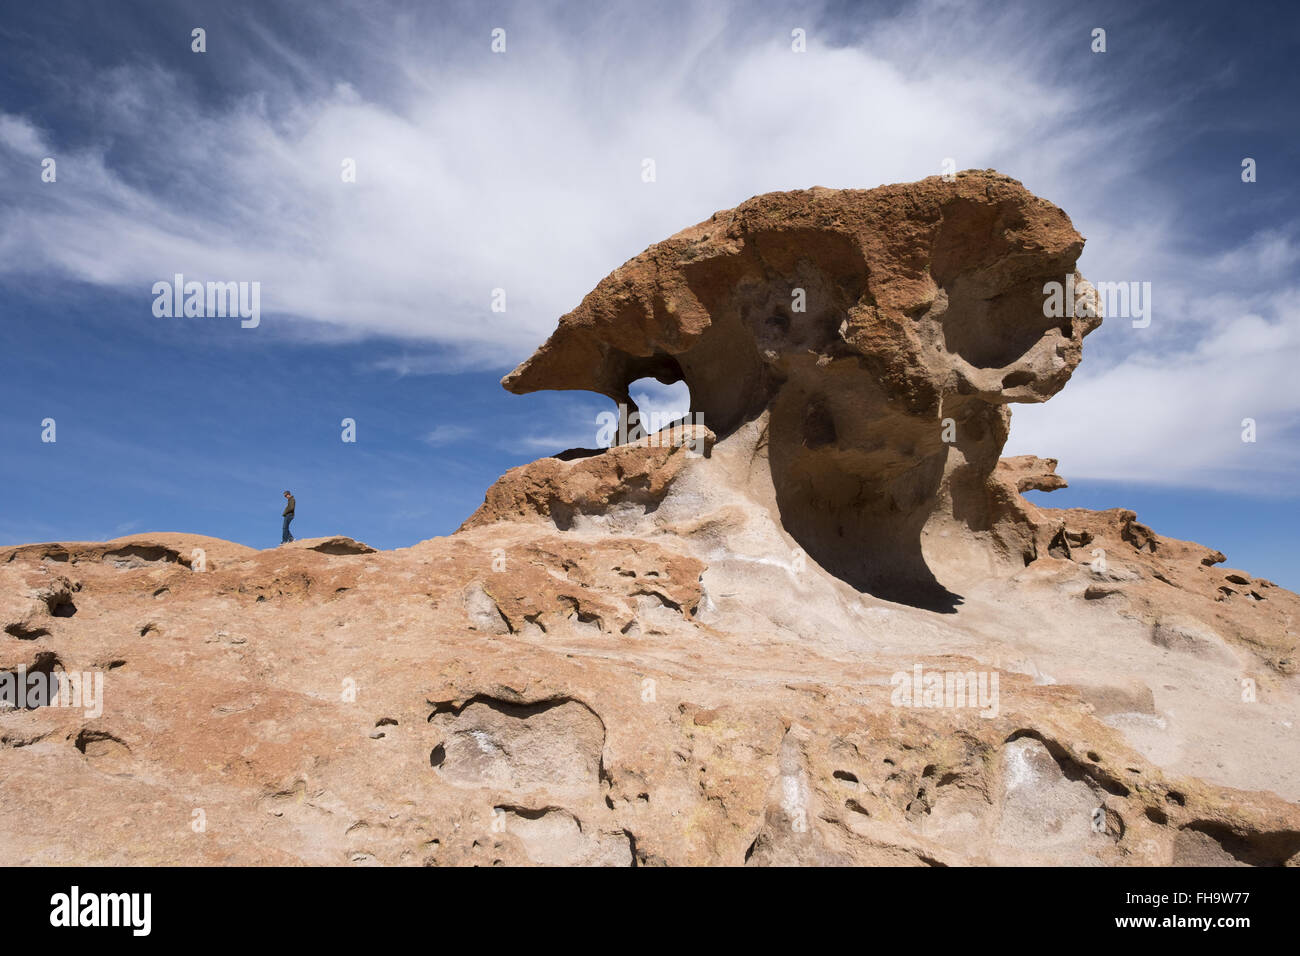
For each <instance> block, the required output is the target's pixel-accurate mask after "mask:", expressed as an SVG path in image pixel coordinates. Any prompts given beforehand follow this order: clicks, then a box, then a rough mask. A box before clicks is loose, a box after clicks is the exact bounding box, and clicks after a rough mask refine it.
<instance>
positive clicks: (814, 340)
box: [502, 170, 1101, 609]
mask: <svg viewBox="0 0 1300 956" xmlns="http://www.w3.org/2000/svg"><path fill="white" fill-rule="evenodd" d="M1083 241H1084V240H1083V237H1082V236H1080V235H1079V233H1078V232H1077V231H1076V230H1075V229H1074V227H1073V225H1071V223H1070V219H1069V217H1068V216H1067V215H1066V214H1065V213H1064V212H1063V211H1061V210H1060V209H1059V208H1057V207H1056V206H1054V205H1052V204H1051V203H1049V202H1046V201H1045V200H1042V199H1039V198H1038V197H1036V196H1034V195H1033V194H1032V193H1030V192H1029V191H1028V190H1027V189H1025V188H1024V186H1022V185H1021V184H1020V183H1019V182H1017V181H1016V180H1014V179H1011V178H1009V177H1007V176H1003V175H1001V174H999V173H996V172H993V171H991V170H990V171H983V172H980V171H970V172H964V173H959V174H957V176H956V177H955V179H953V180H952V181H945V180H944V179H942V178H941V177H931V178H929V179H925V180H922V181H921V182H916V183H907V184H901V185H892V186H882V187H880V188H877V189H871V190H853V189H843V190H837V189H825V188H820V187H817V188H813V189H805V190H798V191H792V192H781V193H768V194H765V195H762V196H756V197H754V198H753V199H750V200H748V201H747V202H744V203H742V204H741V205H739V206H737V207H736V208H735V209H731V210H727V211H723V212H718V213H715V214H714V215H713V216H711V217H710V218H709V219H708V220H706V221H704V222H702V223H700V224H698V225H696V226H692V227H691V228H689V229H685V230H683V231H681V232H679V233H677V234H676V235H675V236H672V237H671V238H668V239H665V240H664V241H662V242H659V243H656V244H655V245H653V246H651V247H650V248H648V249H647V250H646V251H645V252H643V253H641V254H640V255H639V256H637V257H636V258H634V259H632V260H630V261H628V262H627V263H625V264H624V265H622V266H621V267H619V268H618V269H616V270H614V272H612V273H611V274H610V275H609V276H607V277H606V278H605V279H604V280H602V281H601V283H600V284H599V285H597V286H596V288H595V289H594V290H593V291H592V292H590V293H589V294H588V295H587V296H586V298H584V299H583V301H582V303H581V304H580V305H579V306H578V307H577V308H576V309H574V310H573V311H572V312H570V313H568V314H567V315H565V316H563V317H562V318H561V319H560V322H559V326H558V328H557V329H556V330H555V332H554V333H553V334H552V335H551V337H550V338H549V339H548V340H547V342H546V343H545V344H544V345H543V346H542V347H541V348H539V349H538V350H537V352H536V353H534V354H533V356H532V357H531V358H529V359H528V360H527V361H525V362H524V363H523V364H522V365H520V366H519V367H518V368H516V369H515V370H514V371H513V372H511V373H510V374H509V375H507V376H506V377H505V378H504V379H503V380H502V385H503V386H504V387H505V388H506V389H508V390H509V391H511V392H515V393H518V394H522V393H526V392H533V391H538V390H541V389H584V390H589V391H593V392H599V393H600V394H603V395H606V396H608V397H609V398H611V399H613V400H614V401H615V402H619V403H622V404H623V405H625V406H626V407H628V408H629V409H630V408H634V406H633V405H632V403H631V398H630V396H629V392H628V388H629V385H630V384H631V383H632V382H634V381H636V380H638V379H640V378H644V377H647V376H653V377H654V378H656V379H658V380H659V381H660V382H663V383H672V382H676V381H685V382H686V384H687V386H688V387H689V389H690V395H691V412H692V414H693V416H694V418H693V420H694V421H696V422H702V423H703V424H704V425H705V426H707V427H708V428H709V429H710V430H711V431H712V432H713V433H714V434H715V435H716V436H717V440H718V442H719V444H725V443H726V442H727V441H729V440H733V441H740V440H744V441H754V442H755V444H756V447H757V448H760V449H761V450H762V451H763V454H761V455H759V456H756V459H755V460H756V462H762V463H763V464H762V465H756V467H762V466H763V465H765V466H766V467H767V468H768V470H769V472H770V479H771V485H772V490H773V492H774V500H775V504H776V508H777V510H778V512H779V521H780V523H781V525H782V527H783V528H784V529H785V530H786V532H787V533H788V534H789V535H790V536H791V537H792V538H793V539H794V540H795V541H797V542H798V544H799V545H800V546H801V547H802V548H803V549H804V550H805V551H806V553H807V554H808V555H809V556H810V557H811V558H813V559H814V560H816V561H817V562H818V563H819V564H820V565H821V566H822V567H823V568H824V569H825V570H827V571H829V572H830V573H832V574H834V575H835V576H837V577H839V578H840V579H842V580H844V581H846V582H848V583H849V584H851V585H852V586H854V587H855V588H857V589H859V590H862V591H869V592H871V593H873V594H875V595H877V596H880V597H885V598H888V599H891V600H898V601H903V602H907V603H912V604H916V605H919V606H927V607H931V608H934V609H950V608H951V606H952V604H953V603H954V602H955V601H956V600H957V598H956V595H954V594H952V593H951V592H949V591H948V590H947V589H946V588H944V587H943V586H942V585H940V584H939V582H938V581H937V580H936V578H935V575H934V573H933V571H932V570H931V564H932V563H934V562H935V561H936V560H937V561H938V562H939V563H943V562H944V560H946V559H945V557H944V555H943V554H939V556H938V557H937V558H935V557H934V556H933V555H931V556H930V559H929V560H927V554H926V553H925V550H924V549H923V544H924V542H925V540H926V539H930V540H932V541H936V542H937V541H938V540H939V539H940V538H942V539H943V546H942V547H939V546H937V545H936V546H935V547H931V548H930V549H929V550H930V551H932V552H945V553H950V554H951V553H956V551H957V550H960V549H961V548H963V547H968V546H970V545H971V543H972V542H975V539H978V541H977V542H975V543H976V546H979V547H987V548H989V549H991V552H992V553H993V555H994V557H1000V558H1002V559H1005V560H1007V561H1009V562H1010V563H1011V564H1012V565H1014V564H1016V563H1020V566H1022V567H1023V563H1022V562H1020V561H1019V559H1020V558H1022V557H1023V558H1024V560H1025V561H1028V560H1029V559H1030V558H1029V556H1028V554H1027V553H1026V554H1023V555H1022V554H1021V553H1020V551H1023V550H1024V549H1025V548H1027V546H1028V542H1029V541H1030V540H1031V539H1032V532H1030V531H1029V530H1028V529H1027V528H1026V527H1025V521H1024V516H1023V514H1022V513H1021V511H1020V510H1019V506H1018V504H1017V502H1018V501H1019V498H1018V495H1013V496H1011V497H1010V498H1008V496H1007V494H1006V486H1005V484H1004V483H1003V482H1002V481H1001V480H1000V479H998V478H996V477H995V475H994V472H995V469H996V467H997V464H998V460H999V455H1000V453H1001V451H1002V447H1003V445H1004V443H1005V441H1006V438H1007V433H1008V427H1009V422H1010V411H1009V409H1008V408H1007V405H1008V404H1009V403H1011V402H1042V401H1045V400H1047V399H1048V398H1050V397H1051V396H1052V395H1054V394H1055V393H1056V392H1057V391H1058V390H1059V389H1060V388H1061V387H1062V386H1064V384H1065V383H1066V382H1067V381H1068V380H1069V378H1070V375H1071V373H1072V372H1073V371H1074V369H1075V367H1076V366H1077V365H1078V363H1079V360H1080V357H1081V354H1082V345H1083V338H1084V336H1085V335H1087V334H1088V333H1089V332H1091V331H1092V330H1093V329H1095V328H1096V327H1097V326H1098V325H1099V324H1100V323H1101V317H1100V310H1099V308H1098V303H1097V299H1096V295H1095V291H1094V290H1093V289H1092V287H1091V286H1090V285H1089V284H1088V283H1087V282H1086V281H1085V280H1083V278H1082V277H1081V276H1079V275H1078V273H1077V272H1076V271H1075V262H1076V260H1077V259H1078V257H1079V254H1080V252H1081V251H1082V250H1083ZM1049 283H1055V284H1056V285H1055V287H1054V288H1057V289H1060V288H1065V289H1067V290H1070V297H1071V298H1073V300H1074V301H1072V302H1070V303H1068V305H1069V306H1070V307H1068V308H1060V309H1053V308H1051V307H1050V306H1049V304H1048V303H1049V299H1048V297H1047V295H1046V289H1048V288H1053V287H1052V286H1048V284H1049ZM1055 313H1064V314H1063V315H1058V314H1055ZM755 422H756V423H757V424H758V426H759V427H758V429H757V430H755V429H752V428H747V427H746V426H748V425H749V424H750V423H755ZM754 435H757V436H759V437H758V438H757V439H754V438H753V437H752V436H754ZM1013 499H1014V500H1013ZM957 563H958V564H960V561H959V560H958V561H957ZM985 563H987V562H985Z"/></svg>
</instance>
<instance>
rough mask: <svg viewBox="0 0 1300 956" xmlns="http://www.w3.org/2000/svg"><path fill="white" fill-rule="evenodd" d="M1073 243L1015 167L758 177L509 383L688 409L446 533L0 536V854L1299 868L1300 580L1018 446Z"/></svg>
mask: <svg viewBox="0 0 1300 956" xmlns="http://www.w3.org/2000/svg"><path fill="white" fill-rule="evenodd" d="M1082 244H1083V240H1082V238H1081V237H1080V236H1079V235H1078V234H1077V233H1076V232H1075V230H1074V229H1073V227H1072V226H1071V224H1070V221H1069V219H1068V218H1067V217H1066V216H1065V214H1064V213H1063V212H1061V211H1060V210H1059V209H1057V208H1056V207H1054V206H1052V205H1051V204H1049V203H1047V202H1044V201H1042V200H1040V199H1037V198H1035V197H1034V196H1032V195H1030V194H1029V193H1028V192H1027V191H1026V190H1025V189H1024V188H1023V187H1021V186H1020V184H1019V183H1016V182H1015V181H1013V180H1010V179H1008V178H1006V177H1004V176H1000V175H997V174H995V173H992V172H983V173H981V172H972V173H964V174H959V175H958V176H957V178H956V180H955V181H953V182H944V181H942V180H940V179H930V180H925V181H923V182H920V183H914V184H910V185H901V186H889V187H883V188H880V189H876V190H870V191H835V190H826V189H813V190H807V191H802V192H792V193H780V194H772V195H767V196H760V197H757V198H755V199H752V200H750V201H748V202H746V203H744V204H742V205H741V206H739V207H737V208H736V209H735V210H731V211H728V212H720V213H717V214H716V215H714V216H713V217H712V218H711V219H709V220H708V221H707V222H704V223H701V224H700V225H698V226H695V227H692V228H690V229H687V230H685V231H683V232H681V233H679V234H678V235H676V236H673V237H672V238H670V239H667V240H665V241H664V242H661V243H658V244H656V245H655V246H653V247H651V248H650V249H648V250H646V252H644V253H642V254H641V255H640V256H638V257H636V258H635V259H633V260H632V261H630V262H629V263H627V264H625V265H624V266H623V267H621V268H620V269H618V270H616V271H615V272H614V273H612V274H611V275H610V276H609V277H608V278H606V279H605V280H604V281H603V282H601V283H600V285H599V286H598V287H597V288H596V289H595V290H594V291H593V292H592V293H591V294H590V295H588V296H587V297H586V299H584V301H583V302H582V304H581V305H580V306H579V307H578V308H577V309H575V310H574V311H573V312H571V313H569V314H568V315H566V316H564V317H563V318H562V319H561V320H560V324H559V327H558V328H557V330H556V331H555V333H554V334H553V335H552V336H551V338H550V340H549V341H548V342H547V343H546V344H545V345H544V346H543V347H542V348H541V349H540V350H539V351H538V352H537V353H536V354H535V355H534V356H533V357H532V358H530V359H529V360H528V361H527V362H525V363H524V364H523V365H521V366H520V367H519V368H518V369H517V370H515V371H514V372H513V373H511V374H510V375H509V376H507V378H506V379H505V381H504V384H505V386H506V387H507V388H509V389H510V390H512V391H516V392H528V391H533V390H536V389H545V388H561V389H587V390H591V391H595V392H598V393H600V394H603V395H606V396H608V397H609V398H611V399H613V400H614V401H615V402H618V403H623V404H624V405H626V406H628V408H629V409H630V408H633V406H632V403H631V398H630V396H629V394H628V386H629V385H630V384H631V383H632V382H633V381H635V380H637V379H639V378H641V377H644V376H646V375H652V376H655V377H657V378H658V379H660V380H661V381H665V382H670V381H677V380H684V381H685V382H686V383H687V385H688V386H689V388H690V392H691V402H692V411H693V412H694V413H696V414H698V415H700V416H701V419H694V420H693V421H692V423H690V424H688V425H685V426H684V427H679V428H676V429H673V430H671V431H670V432H668V433H660V434H657V435H649V436H646V435H635V434H634V435H633V437H632V438H631V440H629V441H628V442H627V443H626V444H622V445H619V446H617V447H613V448H609V449H606V450H599V449H589V450H581V449H577V450H571V451H568V452H565V453H564V454H562V455H558V456H556V457H550V458H543V459H540V460H538V461H535V462H532V463H531V464H527V465H524V466H522V467H519V468H515V469H512V470H511V471H510V472H508V473H507V474H506V475H504V476H502V478H501V479H500V480H499V481H498V482H496V484H494V485H493V486H492V487H491V488H490V489H488V491H487V494H486V497H485V500H484V504H483V506H482V507H481V508H479V509H478V511H476V512H475V513H474V514H473V515H471V516H470V517H469V518H468V519H467V520H466V521H465V523H464V525H463V526H462V527H461V528H460V529H459V530H458V531H457V532H456V533H455V534H453V535H451V536H449V537H445V538H433V539H430V540H428V541H424V542H421V543H420V544H417V545H415V546H413V547H411V548H405V549H400V550H397V551H375V550H373V549H371V548H369V547H367V546H365V545H363V544H360V543H359V542H357V541H354V540H352V539H350V538H342V537H336V538H329V539H317V540H313V541H299V542H294V543H293V544H291V545H286V546H283V547H280V548H273V549H268V550H264V551H257V550H255V549H252V548H245V547H242V546H240V545H235V544H230V543H228V542H223V541H217V540H215V539H207V538H200V537H198V536H192V535H175V534H172V535H149V536H140V537H132V538H127V539H119V540H116V541H112V542H107V543H63V544H40V545H24V546H20V547H13V548H7V549H3V550H0V619H2V620H0V626H3V630H4V635H3V639H2V640H0V777H2V778H3V780H4V785H3V786H2V787H0V861H3V862H5V863H59V862H77V863H98V864H128V863H133V864H134V863H177V862H183V863H299V862H302V863H325V864H343V863H353V864H373V863H378V864H399V863H409V864H433V865H457V864H484V865H494V864H506V865H510V864H526V863H533V864H542V865H546V864H600V865H655V864H733V865H738V864H748V865H764V864H789V863H796V864H839V863H857V864H882V865H955V864H986V863H995V864H1006V863H1012V864H1014V863H1087V864H1094V863H1101V864H1110V865H1132V864H1161V865H1167V864H1188V865H1201V864H1219V863H1228V864H1234V865H1281V864H1286V863H1291V864H1293V865H1294V864H1296V863H1300V806H1297V803H1296V801H1297V800H1300V758H1298V757H1297V756H1296V754H1297V749H1296V748H1295V747H1294V746H1288V745H1287V743H1286V742H1287V741H1294V737H1295V726H1296V721H1297V720H1298V719H1300V695H1298V694H1297V684H1296V681H1297V677H1296V640H1297V637H1296V630H1295V627H1296V625H1295V621H1296V618H1297V613H1298V612H1300V598H1298V597H1297V596H1296V595H1294V594H1292V593H1291V592H1289V591H1286V590H1284V589H1282V588H1279V587H1276V586H1274V585H1272V584H1271V583H1270V582H1268V581H1266V580H1263V579H1260V578H1256V577H1253V576H1251V575H1248V574H1246V573H1245V572H1242V571H1237V570H1231V569H1224V568H1222V567H1220V565H1221V564H1222V563H1223V562H1224V560H1225V558H1224V556H1223V555H1222V554H1220V553H1218V552H1215V551H1213V550H1211V549H1209V548H1205V547H1202V546H1200V545H1196V544H1192V543H1190V542H1182V541H1175V540H1172V539H1169V538H1165V537H1162V536H1160V535H1158V534H1157V533H1156V532H1154V531H1152V530H1151V529H1150V528H1147V527H1146V526H1144V525H1142V524H1140V523H1139V522H1138V520H1137V516H1136V515H1135V514H1134V513H1133V512H1131V511H1123V510H1113V511H1106V512H1089V511H1084V510H1080V509H1070V510H1052V509H1048V508H1042V507H1040V506H1038V505H1037V504H1035V503H1033V502H1031V501H1030V500H1028V499H1026V498H1025V497H1024V496H1023V494H1024V493H1025V492H1029V491H1051V490H1053V489H1056V488H1060V487H1063V486H1064V484H1065V482H1064V479H1062V478H1061V477H1059V476H1058V475H1056V473H1055V467H1056V462H1054V461H1051V460H1049V459H1039V458H1035V457H1032V456H1024V457H1020V458H1014V459H1001V458H1000V455H1001V451H1002V447H1003V444H1004V441H1005V439H1006V435H1007V431H1008V427H1009V421H1010V413H1009V411H1008V408H1007V405H1008V403H1010V402H1021V401H1043V400H1046V399H1047V398H1049V397H1050V396H1051V395H1053V394H1054V393H1055V392H1056V391H1058V390H1059V389H1060V388H1061V387H1063V386H1064V384H1065V383H1066V381H1067V380H1068V378H1069V376H1070V374H1071V372H1072V371H1073V369H1074V368H1075V367H1076V366H1077V364H1078V362H1079V360H1080V356H1081V347H1082V340H1083V337H1084V336H1085V335H1087V334H1088V333H1089V332H1090V331H1091V330H1092V329H1094V328H1095V327H1096V326H1097V324H1098V323H1099V322H1100V317H1099V315H1098V314H1097V310H1096V307H1095V305H1096V303H1095V301H1094V300H1093V298H1092V295H1091V290H1090V287H1089V286H1088V285H1087V283H1086V282H1084V281H1083V280H1082V278H1081V277H1079V276H1078V275H1077V273H1076V272H1075V261H1076V259H1077V258H1078V255H1079V253H1080V251H1081V249H1082ZM1067 279H1069V281H1070V283H1071V285H1072V287H1073V288H1074V289H1075V290H1077V297H1076V298H1077V301H1076V303H1075V306H1076V307H1075V308H1073V309H1068V310H1067V312H1068V314H1067V316H1066V317H1063V318H1051V317H1048V316H1045V315H1044V308H1043V288H1044V285H1045V284H1046V283H1048V282H1060V283H1064V282H1065V281H1066V280H1067ZM701 421H702V423H701ZM19 674H22V675H24V676H25V677H27V676H30V675H32V674H36V675H38V677H37V680H36V683H37V684H40V683H41V682H46V683H47V684H51V685H53V686H55V687H56V688H58V689H59V691H60V692H62V693H64V694H65V695H70V691H71V689H72V688H74V687H76V688H78V689H80V685H81V684H84V683H87V677H88V676H93V675H95V674H99V675H101V676H102V683H103V694H102V698H100V699H99V700H98V704H97V705H96V706H89V707H88V706H85V704H86V701H85V700H82V701H80V702H79V703H80V704H82V706H77V707H74V706H67V702H66V701H58V702H57V705H56V702H55V701H40V700H36V701H33V700H32V699H30V698H25V699H18V698H17V697H15V696H13V695H12V692H11V695H10V696H8V697H6V696H5V693H6V690H5V688H6V687H9V688H11V689H12V688H13V687H15V686H16V677H17V675H19ZM6 675H10V679H9V680H8V682H7V683H6V682H5V681H4V680H3V678H5V677H6ZM91 684H92V686H93V682H91ZM91 703H92V704H95V702H94V701H92V702H91ZM98 705H102V706H98Z"/></svg>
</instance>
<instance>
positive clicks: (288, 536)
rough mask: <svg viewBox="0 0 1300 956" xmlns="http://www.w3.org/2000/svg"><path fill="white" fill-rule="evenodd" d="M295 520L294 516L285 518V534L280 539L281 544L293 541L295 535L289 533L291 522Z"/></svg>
mask: <svg viewBox="0 0 1300 956" xmlns="http://www.w3.org/2000/svg"><path fill="white" fill-rule="evenodd" d="M292 520H293V515H285V516H284V534H283V535H282V536H281V537H280V543H281V544H287V543H288V542H290V541H292V540H293V535H291V534H290V533H289V522H290V521H292Z"/></svg>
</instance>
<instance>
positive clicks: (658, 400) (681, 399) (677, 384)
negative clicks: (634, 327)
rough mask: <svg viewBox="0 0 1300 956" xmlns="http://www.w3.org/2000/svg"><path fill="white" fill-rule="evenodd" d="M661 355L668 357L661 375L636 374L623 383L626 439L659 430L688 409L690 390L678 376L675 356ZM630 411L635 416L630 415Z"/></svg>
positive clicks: (685, 415) (614, 442)
mask: <svg viewBox="0 0 1300 956" xmlns="http://www.w3.org/2000/svg"><path fill="white" fill-rule="evenodd" d="M664 358H666V359H669V362H670V364H666V365H664V366H663V368H662V370H661V373H662V375H663V377H662V378H659V377H644V378H638V379H636V380H635V381H633V382H631V383H629V384H628V386H627V394H628V398H629V401H628V402H626V403H625V404H626V407H627V413H628V422H627V426H626V436H627V439H628V440H629V441H636V440H637V438H639V437H642V436H645V435H653V434H655V433H656V432H659V431H662V430H663V429H665V428H667V427H668V426H669V425H672V424H674V423H676V422H679V421H681V420H682V419H684V418H686V417H687V416H688V415H689V414H690V412H691V390H690V388H688V387H687V385H686V382H685V381H683V380H682V377H681V375H682V373H681V367H680V366H679V365H678V364H677V362H676V360H673V359H671V358H670V357H668V356H664ZM634 412H635V413H636V417H633V416H632V413H634ZM638 428H639V429H640V431H637V429H638ZM621 437H622V436H620V435H615V436H613V437H612V438H611V439H610V443H611V444H617V443H618V442H619V440H620V438H621Z"/></svg>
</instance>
